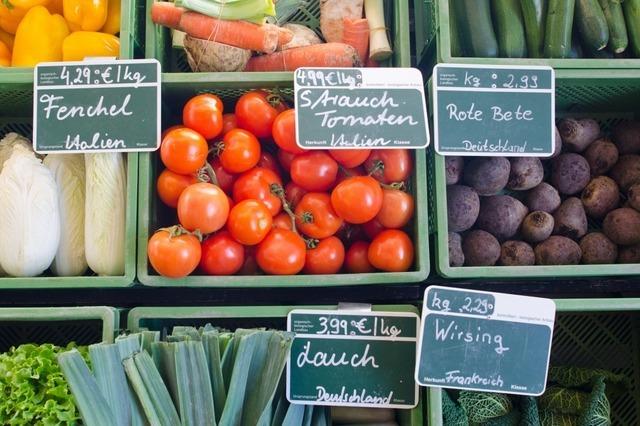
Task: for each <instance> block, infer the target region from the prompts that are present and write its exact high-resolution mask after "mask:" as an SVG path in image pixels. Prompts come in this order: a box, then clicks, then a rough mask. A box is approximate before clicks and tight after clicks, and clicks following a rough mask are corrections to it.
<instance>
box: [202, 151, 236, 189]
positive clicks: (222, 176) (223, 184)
mask: <svg viewBox="0 0 640 426" xmlns="http://www.w3.org/2000/svg"><path fill="white" fill-rule="evenodd" d="M209 164H210V165H211V168H212V169H213V172H214V173H215V174H216V179H217V180H218V186H219V187H220V189H222V190H223V191H224V192H226V193H227V194H230V193H231V191H232V190H233V183H234V182H235V181H236V179H238V175H235V174H233V173H229V172H228V171H226V170H225V168H224V167H222V163H220V158H218V157H213V158H212V159H211V160H209Z"/></svg>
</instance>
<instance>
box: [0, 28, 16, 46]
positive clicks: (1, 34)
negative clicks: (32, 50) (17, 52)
mask: <svg viewBox="0 0 640 426" xmlns="http://www.w3.org/2000/svg"><path fill="white" fill-rule="evenodd" d="M13 39H14V36H13V34H9V33H8V32H6V31H3V30H0V41H1V42H3V43H4V44H6V45H7V47H8V48H9V50H11V49H13Z"/></svg>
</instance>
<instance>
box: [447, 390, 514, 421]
mask: <svg viewBox="0 0 640 426" xmlns="http://www.w3.org/2000/svg"><path fill="white" fill-rule="evenodd" d="M458 402H459V403H460V405H461V406H462V408H463V409H464V411H465V412H466V413H467V415H468V416H469V420H470V421H471V422H472V423H483V422H486V421H487V420H489V419H492V418H494V417H500V416H504V415H505V414H507V413H509V412H510V411H511V409H512V408H513V406H512V404H511V399H509V397H508V396H506V395H502V394H499V393H485V392H469V391H462V392H460V396H459V397H458Z"/></svg>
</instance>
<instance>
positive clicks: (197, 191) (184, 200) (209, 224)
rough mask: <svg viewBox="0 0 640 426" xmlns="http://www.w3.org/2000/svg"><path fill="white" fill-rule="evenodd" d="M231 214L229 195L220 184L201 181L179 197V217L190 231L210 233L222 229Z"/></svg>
mask: <svg viewBox="0 0 640 426" xmlns="http://www.w3.org/2000/svg"><path fill="white" fill-rule="evenodd" d="M228 216H229V201H228V200H227V195H226V194H225V193H224V191H222V189H220V188H219V187H218V186H216V185H213V184H211V183H206V182H200V183H196V184H193V185H191V186H189V187H188V188H187V189H185V190H184V191H183V192H182V195H180V198H179V199H178V219H179V220H180V223H181V224H182V226H184V227H185V229H187V230H189V231H195V230H196V229H199V230H200V232H202V233H203V234H210V233H212V232H216V231H217V230H219V229H221V228H222V227H223V226H224V224H225V223H226V222H227V217H228Z"/></svg>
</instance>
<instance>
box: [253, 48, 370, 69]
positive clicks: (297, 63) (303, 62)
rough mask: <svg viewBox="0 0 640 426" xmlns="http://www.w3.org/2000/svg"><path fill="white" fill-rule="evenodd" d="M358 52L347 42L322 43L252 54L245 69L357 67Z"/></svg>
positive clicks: (358, 62)
mask: <svg viewBox="0 0 640 426" xmlns="http://www.w3.org/2000/svg"><path fill="white" fill-rule="evenodd" d="M357 66H360V59H359V58H358V52H356V50H355V49H354V48H353V47H352V46H349V45H348V44H344V43H324V44H314V45H311V46H304V47H296V48H294V49H287V50H283V51H281V52H276V53H271V54H269V55H262V56H254V57H253V58H251V59H250V60H249V63H248V64H247V68H245V71H294V70H296V69H298V68H300V67H357Z"/></svg>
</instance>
